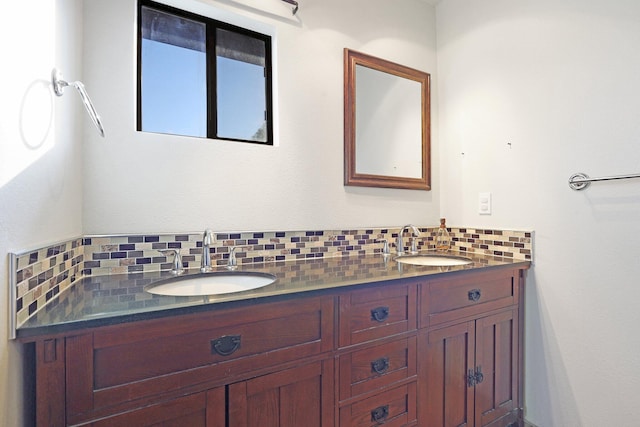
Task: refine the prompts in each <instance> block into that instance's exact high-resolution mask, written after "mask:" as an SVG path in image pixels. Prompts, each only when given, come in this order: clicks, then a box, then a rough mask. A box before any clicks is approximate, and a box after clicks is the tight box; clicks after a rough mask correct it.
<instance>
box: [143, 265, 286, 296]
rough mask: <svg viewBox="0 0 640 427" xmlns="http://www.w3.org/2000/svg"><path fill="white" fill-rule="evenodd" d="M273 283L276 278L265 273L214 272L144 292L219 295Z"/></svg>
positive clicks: (164, 282) (178, 279)
mask: <svg viewBox="0 0 640 427" xmlns="http://www.w3.org/2000/svg"><path fill="white" fill-rule="evenodd" d="M275 281H276V276H274V275H272V274H267V273H257V272H246V271H237V272H234V271H228V272H227V271H215V272H211V273H201V274H194V275H189V276H181V277H175V278H171V279H167V280H164V281H161V282H158V283H156V284H153V285H151V286H149V287H148V288H146V289H145V290H146V291H147V292H149V293H152V294H156V295H171V296H198V295H220V294H230V293H233V292H242V291H249V290H251V289H258V288H262V287H263V286H267V285H270V284H271V283H273V282H275Z"/></svg>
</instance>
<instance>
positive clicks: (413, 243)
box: [409, 237, 418, 255]
mask: <svg viewBox="0 0 640 427" xmlns="http://www.w3.org/2000/svg"><path fill="white" fill-rule="evenodd" d="M410 241H411V249H410V250H409V253H410V254H413V255H415V254H417V253H418V243H417V242H418V239H416V238H415V237H411V238H410Z"/></svg>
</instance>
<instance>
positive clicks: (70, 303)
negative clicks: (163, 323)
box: [17, 252, 530, 341]
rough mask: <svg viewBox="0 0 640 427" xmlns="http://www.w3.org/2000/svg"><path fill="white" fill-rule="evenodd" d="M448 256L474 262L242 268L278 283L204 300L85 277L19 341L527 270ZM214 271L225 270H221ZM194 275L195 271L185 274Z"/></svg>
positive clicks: (336, 260) (337, 261) (339, 261)
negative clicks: (390, 284) (412, 281)
mask: <svg viewBox="0 0 640 427" xmlns="http://www.w3.org/2000/svg"><path fill="white" fill-rule="evenodd" d="M450 254H451V255H458V256H465V257H468V258H471V260H472V261H473V262H472V263H471V264H467V265H462V266H453V267H427V266H415V265H408V264H399V263H397V262H396V261H394V258H395V257H394V255H391V256H389V257H388V258H387V259H386V260H385V259H384V258H383V257H382V256H381V255H367V256H355V257H354V256H349V257H333V258H316V259H312V260H305V261H286V262H269V263H262V264H249V265H246V266H240V267H239V268H238V271H255V272H263V273H270V274H273V275H275V276H276V277H277V280H276V282H274V283H272V284H270V285H267V286H265V287H262V288H259V289H255V290H250V291H244V292H237V293H230V294H224V295H211V296H206V297H203V296H198V297H175V296H160V295H153V294H150V293H149V292H147V291H145V287H148V286H150V285H152V284H153V283H154V282H157V281H160V280H164V279H167V278H170V277H172V275H171V273H169V272H152V273H136V274H128V275H127V274H123V275H111V276H89V277H84V278H82V279H81V280H79V281H78V282H77V283H76V284H75V285H74V286H72V287H71V288H70V289H68V290H67V291H65V292H63V293H62V294H61V295H60V296H59V297H58V299H57V300H56V301H54V302H53V303H52V304H49V305H48V306H46V307H45V308H44V309H43V310H41V311H39V312H38V313H36V315H34V316H33V317H32V318H31V319H29V320H28V321H27V322H26V323H25V324H24V325H22V326H20V327H19V328H18V330H17V338H18V339H20V340H23V341H31V340H34V339H37V338H38V337H41V336H45V335H55V334H59V333H69V332H71V331H75V330H81V329H84V328H90V327H97V326H105V325H112V324H118V323H125V322H132V321H137V320H144V319H151V318H158V317H166V316H172V315H178V314H186V313H194V312H198V311H206V310H215V309H219V308H224V307H228V306H233V305H240V304H255V303H256V302H259V301H263V300H264V299H273V298H283V297H292V296H295V295H299V294H301V293H309V292H322V291H323V290H326V289H335V288H340V287H346V286H356V285H363V284H368V283H375V282H383V281H389V280H399V279H406V278H414V277H421V276H433V275H440V276H442V275H449V274H457V273H461V272H462V273H464V272H471V271H478V270H482V269H494V268H517V269H527V268H529V265H530V262H529V261H523V260H516V259H511V258H503V257H496V256H489V255H479V254H474V253H465V252H463V253H458V252H450ZM214 271H226V270H225V269H224V267H222V268H218V269H215V270H214ZM198 273H199V272H198V270H189V271H187V272H185V274H198Z"/></svg>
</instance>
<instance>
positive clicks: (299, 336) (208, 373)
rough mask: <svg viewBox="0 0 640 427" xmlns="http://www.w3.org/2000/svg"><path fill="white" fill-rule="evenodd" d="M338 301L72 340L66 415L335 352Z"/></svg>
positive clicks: (248, 310) (168, 321)
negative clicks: (334, 304) (334, 308)
mask: <svg viewBox="0 0 640 427" xmlns="http://www.w3.org/2000/svg"><path fill="white" fill-rule="evenodd" d="M333 317H334V314H333V299H332V298H331V297H326V298H309V299H302V300H299V301H297V302H296V303H295V304H291V303H287V302H279V303H268V304H260V305H258V306H250V307H244V308H236V309H229V310H221V311H218V312H215V311H213V312H207V313H201V314H198V315H188V316H179V317H172V318H164V319H158V320H151V321H146V322H139V323H137V324H129V325H122V326H120V327H112V328H105V329H103V330H97V331H96V332H94V333H93V334H90V335H83V336H79V337H72V338H69V339H67V364H68V366H72V367H73V372H68V377H69V378H68V380H69V381H68V383H69V386H68V388H67V410H68V413H69V414H71V415H73V414H81V413H85V412H91V411H95V410H97V409H99V408H102V407H107V406H110V405H114V404H116V403H119V402H127V401H133V400H135V399H139V398H144V397H148V396H153V395H158V394H161V393H163V392H166V391H167V390H175V389H176V388H184V387H192V388H194V389H196V390H197V389H199V388H202V389H203V388H206V387H209V386H211V385H216V383H221V382H223V381H224V379H225V378H239V377H241V376H242V375H248V373H250V372H251V371H252V370H256V369H264V368H265V367H269V366H272V365H276V364H279V363H284V362H288V361H292V360H297V359H301V358H304V357H309V356H312V355H316V354H320V353H322V352H326V351H331V349H332V348H333V341H334V339H333ZM198 384H200V386H198Z"/></svg>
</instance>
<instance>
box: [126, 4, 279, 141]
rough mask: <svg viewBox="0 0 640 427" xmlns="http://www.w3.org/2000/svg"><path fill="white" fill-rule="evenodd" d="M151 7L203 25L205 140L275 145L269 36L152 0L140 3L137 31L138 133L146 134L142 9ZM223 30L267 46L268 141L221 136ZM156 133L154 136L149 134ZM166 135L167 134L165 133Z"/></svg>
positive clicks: (266, 114)
mask: <svg viewBox="0 0 640 427" xmlns="http://www.w3.org/2000/svg"><path fill="white" fill-rule="evenodd" d="M143 7H148V8H151V9H155V10H158V11H161V12H164V13H169V14H172V15H176V16H179V17H181V18H185V19H190V20H192V21H196V22H199V23H203V24H204V25H205V28H206V30H205V31H206V33H205V34H206V36H205V37H206V40H205V45H206V49H205V51H206V68H207V69H206V82H207V95H206V97H207V136H206V139H219V140H224V141H238V142H247V143H252V144H260V145H274V141H273V78H272V76H273V74H272V73H273V68H272V46H271V43H272V37H271V36H270V35H267V34H263V33H259V32H257V31H253V30H249V29H247V28H243V27H239V26H237V25H233V24H229V23H227V22H222V21H218V20H216V19H213V18H209V17H206V16H202V15H198V14H196V13H193V12H189V11H185V10H182V9H178V8H175V7H172V6H168V5H165V4H162V3H157V2H154V1H151V0H139V1H138V19H137V21H138V29H137V52H136V53H137V55H136V57H137V82H136V83H137V105H136V129H137V131H138V132H147V131H143V130H142V8H143ZM217 29H223V30H227V31H231V32H235V33H239V34H242V35H245V36H249V37H253V38H256V39H259V40H261V41H263V42H264V44H265V66H264V70H265V92H266V93H265V101H266V105H265V108H266V111H265V116H266V117H265V119H266V127H267V132H266V133H267V141H266V142H263V141H255V140H249V139H238V138H229V137H220V136H218V126H217V125H218V123H217V111H218V110H217V106H218V103H217V69H216V67H217V65H216V30H217ZM149 133H155V132H149ZM164 134H165V135H166V133H164ZM175 135H176V136H187V137H192V138H197V137H194V136H190V135H181V134H175Z"/></svg>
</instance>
